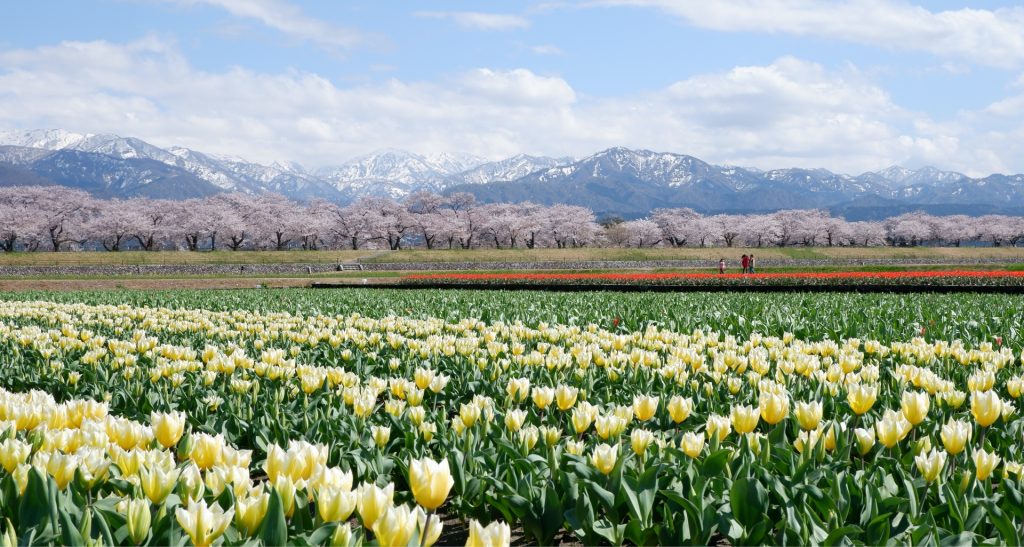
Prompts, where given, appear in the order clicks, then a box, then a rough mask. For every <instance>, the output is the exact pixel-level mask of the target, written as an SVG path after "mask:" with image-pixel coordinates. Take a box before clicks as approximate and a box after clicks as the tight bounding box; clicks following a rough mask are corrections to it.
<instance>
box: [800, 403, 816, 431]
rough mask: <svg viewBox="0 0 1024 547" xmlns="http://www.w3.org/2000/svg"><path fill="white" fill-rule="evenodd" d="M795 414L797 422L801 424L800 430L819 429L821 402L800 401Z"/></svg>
mask: <svg viewBox="0 0 1024 547" xmlns="http://www.w3.org/2000/svg"><path fill="white" fill-rule="evenodd" d="M793 413H794V414H796V421H797V423H799V424H800V429H803V430H804V431H810V430H812V429H817V428H818V424H820V423H821V414H822V405H821V401H811V402H809V403H806V402H803V401H800V402H798V403H796V408H795V409H794V412H793Z"/></svg>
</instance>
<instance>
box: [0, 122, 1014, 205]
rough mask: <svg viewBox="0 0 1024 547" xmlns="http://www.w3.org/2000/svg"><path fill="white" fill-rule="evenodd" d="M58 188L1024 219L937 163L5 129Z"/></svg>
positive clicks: (1001, 187)
mask: <svg viewBox="0 0 1024 547" xmlns="http://www.w3.org/2000/svg"><path fill="white" fill-rule="evenodd" d="M13 184H36V185H39V184H57V185H64V186H72V187H76V188H82V189H85V190H88V191H90V192H92V193H94V194H96V195H98V196H103V197H131V196H148V197H161V198H169V199H185V198H190V197H201V196H207V195H211V194H214V193H217V192H245V193H250V194H258V193H263V192H277V193H281V194H284V195H286V196H288V197H290V198H292V199H298V200H309V199H313V198H323V199H328V200H332V201H336V202H348V201H352V200H355V199H358V198H359V197H363V196H385V197H390V198H393V199H404V198H405V197H407V196H408V195H410V194H412V193H414V192H417V191H420V190H428V191H432V192H471V193H473V194H475V195H476V196H477V198H478V199H479V200H481V201H484V202H487V201H508V202H517V201H534V202H538V203H548V204H551V203H571V204H578V205H585V206H588V207H590V208H592V209H594V210H595V211H597V212H598V213H608V214H619V215H623V216H643V215H646V214H647V213H648V212H650V211H651V210H652V209H656V208H660V207H692V208H694V209H697V210H700V211H702V212H727V211H732V212H750V211H770V210H777V209H786V208H829V209H831V210H832V211H833V212H836V213H838V214H845V215H847V216H848V217H851V218H865V217H871V216H888V215H891V214H898V213H899V212H904V211H909V210H915V209H919V208H924V209H925V210H929V211H935V212H938V213H940V214H947V213H955V212H967V213H970V214H983V213H987V212H1010V213H1014V214H1024V175H991V176H988V177H985V178H978V179H976V178H970V177H968V176H966V175H963V174H961V173H956V172H950V171H941V170H939V169H935V168H933V167H924V168H921V169H906V168H903V167H899V166H893V167H889V168H886V169H882V170H880V171H875V172H868V173H862V174H860V175H856V176H853V175H844V174H837V173H833V172H831V171H828V170H825V169H801V168H790V169H773V170H764V171H762V170H759V169H754V168H744V167H736V166H719V165H713V164H709V163H707V162H704V161H702V160H700V159H698V158H695V157H693V156H687V155H684V154H674V153H665V152H652V151H649V150H631V149H628V148H621V147H618V148H610V149H608V150H604V151H601V152H598V153H596V154H593V155H591V156H587V157H585V158H582V159H579V160H573V159H571V158H549V157H537V156H527V155H523V154H521V155H517V156H513V157H511V158H507V159H503V160H499V161H489V162H488V161H485V160H484V159H483V158H479V157H475V156H470V155H465V154H457V153H449V154H437V155H429V156H428V155H420V154H415V153H412V152H407V151H403V150H382V151H379V152H375V153H372V154H367V155H364V156H360V157H357V158H354V159H352V160H349V161H347V162H344V163H341V164H340V165H338V166H336V167H330V168H323V169H319V170H316V171H310V170H307V169H306V168H305V167H303V166H301V165H299V164H296V163H291V162H273V163H269V164H261V163H255V162H251V161H248V160H246V159H243V158H238V157H229V156H221V155H214V154H208V153H204V152H200V151H197V150H192V149H189V148H182V147H170V148H161V147H158V146H155V145H152V144H150V143H147V142H145V141H143V140H140V139H136V138H132V137H120V136H117V135H104V134H82V133H73V132H69V131H64V130H60V129H57V130H31V131H0V186H4V185H13Z"/></svg>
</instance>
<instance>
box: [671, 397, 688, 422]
mask: <svg viewBox="0 0 1024 547" xmlns="http://www.w3.org/2000/svg"><path fill="white" fill-rule="evenodd" d="M691 412H693V399H690V398H689V397H687V398H683V397H680V396H679V395H675V396H673V397H672V398H671V399H669V401H668V415H669V417H670V418H672V421H673V422H675V423H677V424H678V423H682V422H684V421H686V419H687V418H689V417H690V413H691Z"/></svg>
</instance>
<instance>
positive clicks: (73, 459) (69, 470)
mask: <svg viewBox="0 0 1024 547" xmlns="http://www.w3.org/2000/svg"><path fill="white" fill-rule="evenodd" d="M38 455H39V454H37V456H38ZM33 461H35V460H33ZM81 463H82V462H81V460H80V458H78V456H75V455H69V454H63V453H61V452H53V453H51V454H49V458H47V459H46V466H45V470H46V472H47V473H49V474H50V476H51V477H53V480H54V481H56V483H57V488H58V489H60V490H63V489H64V488H65V487H66V486H67V485H68V483H70V482H71V480H72V479H74V478H75V470H76V469H78V466H79V465H80V464H81Z"/></svg>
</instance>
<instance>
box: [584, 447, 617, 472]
mask: <svg viewBox="0 0 1024 547" xmlns="http://www.w3.org/2000/svg"><path fill="white" fill-rule="evenodd" d="M618 459H619V446H618V445H615V446H611V445H608V444H604V443H602V444H599V445H597V446H595V447H594V451H593V452H592V453H591V454H590V463H591V464H593V465H594V467H596V468H597V470H598V471H600V472H601V473H602V474H605V475H607V474H609V473H611V472H612V470H613V469H615V462H616V461H618Z"/></svg>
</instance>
